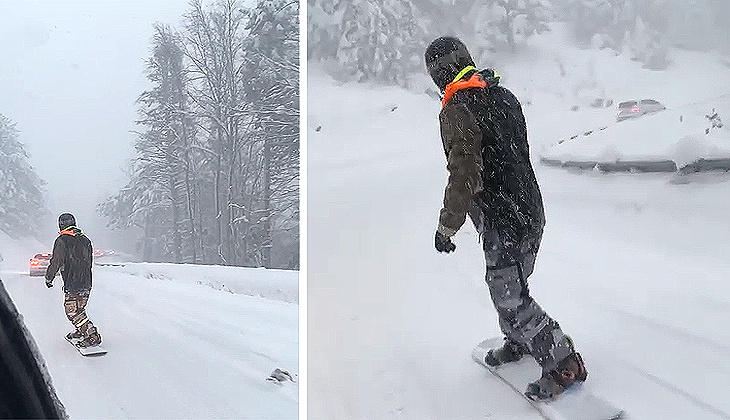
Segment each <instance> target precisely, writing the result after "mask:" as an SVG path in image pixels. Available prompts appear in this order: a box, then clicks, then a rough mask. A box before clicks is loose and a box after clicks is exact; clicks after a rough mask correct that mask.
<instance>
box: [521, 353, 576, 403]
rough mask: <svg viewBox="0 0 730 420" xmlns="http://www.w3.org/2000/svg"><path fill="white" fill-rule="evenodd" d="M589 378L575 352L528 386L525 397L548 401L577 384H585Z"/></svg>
mask: <svg viewBox="0 0 730 420" xmlns="http://www.w3.org/2000/svg"><path fill="white" fill-rule="evenodd" d="M587 377H588V371H586V367H585V365H584V364H583V358H581V357H580V353H577V352H575V351H573V353H571V354H570V355H568V357H566V358H565V359H563V360H561V361H560V363H558V367H557V368H555V369H553V370H551V371H548V372H545V371H543V373H542V377H541V378H540V379H538V380H536V381H535V382H532V383H530V384H529V385H527V391H525V395H526V396H527V398H529V399H531V400H533V401H535V400H548V399H553V398H555V397H557V396H558V395H560V394H562V393H563V391H565V390H566V389H568V388H570V387H571V386H572V385H573V384H575V383H576V382H583V381H585V380H586V378H587Z"/></svg>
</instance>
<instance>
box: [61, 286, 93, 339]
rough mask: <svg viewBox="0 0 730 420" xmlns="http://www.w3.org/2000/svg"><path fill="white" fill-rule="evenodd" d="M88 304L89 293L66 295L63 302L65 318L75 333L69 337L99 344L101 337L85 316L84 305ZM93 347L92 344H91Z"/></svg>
mask: <svg viewBox="0 0 730 420" xmlns="http://www.w3.org/2000/svg"><path fill="white" fill-rule="evenodd" d="M88 302H89V292H85V291H82V292H79V293H66V296H65V300H64V309H65V310H66V317H68V319H69V321H71V324H72V325H73V326H74V328H75V331H74V332H73V333H71V336H72V337H74V338H76V337H78V338H80V339H83V340H88V339H90V340H88V341H90V342H94V343H95V344H99V343H100V342H101V337H100V336H99V333H98V331H97V330H96V327H95V326H94V324H93V323H92V322H91V320H89V317H88V316H87V315H86V304H87V303H88ZM91 345H94V344H91Z"/></svg>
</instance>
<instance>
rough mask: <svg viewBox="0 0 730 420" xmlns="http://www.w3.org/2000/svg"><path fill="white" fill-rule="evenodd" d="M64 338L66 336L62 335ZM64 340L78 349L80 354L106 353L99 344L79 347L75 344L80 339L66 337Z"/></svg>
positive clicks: (100, 354) (98, 354) (95, 354)
mask: <svg viewBox="0 0 730 420" xmlns="http://www.w3.org/2000/svg"><path fill="white" fill-rule="evenodd" d="M64 338H66V337H64ZM66 341H68V342H69V343H71V344H72V345H73V346H74V348H75V349H76V350H78V351H79V353H80V354H81V355H82V356H102V355H104V354H106V349H105V348H103V347H102V346H100V345H99V346H91V347H83V348H82V347H79V346H77V345H76V344H77V343H78V342H79V341H81V340H69V339H68V338H66Z"/></svg>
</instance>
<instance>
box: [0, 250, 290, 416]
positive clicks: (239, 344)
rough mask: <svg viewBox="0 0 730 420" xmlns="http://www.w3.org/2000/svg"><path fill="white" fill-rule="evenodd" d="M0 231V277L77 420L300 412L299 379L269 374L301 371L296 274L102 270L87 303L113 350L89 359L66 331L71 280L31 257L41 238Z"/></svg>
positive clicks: (157, 267)
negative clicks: (37, 271) (33, 273)
mask: <svg viewBox="0 0 730 420" xmlns="http://www.w3.org/2000/svg"><path fill="white" fill-rule="evenodd" d="M0 239H3V241H2V242H0V244H1V245H2V247H0V252H3V254H4V261H3V262H2V263H1V264H0V267H1V268H2V272H0V278H2V281H3V283H4V285H5V287H6V289H7V290H8V292H9V293H10V295H11V297H12V298H13V300H14V302H15V304H16V306H17V307H18V310H19V311H20V313H21V314H22V315H23V316H24V319H25V323H26V325H27V326H28V328H29V329H30V331H31V333H32V334H33V337H34V339H35V341H36V342H37V344H38V347H39V349H40V351H41V353H42V354H43V357H44V358H45V361H46V364H47V366H48V369H49V371H50V373H51V376H52V378H53V384H54V386H55V388H56V392H57V393H58V396H59V398H60V399H61V401H62V402H63V404H64V405H65V407H66V410H67V412H68V414H69V415H70V417H71V418H72V419H77V418H89V419H90V418H97V419H98V418H166V419H171V418H241V419H243V418H246V419H293V418H298V399H299V396H298V391H299V389H298V388H299V385H298V383H291V382H287V383H284V384H281V385H280V384H276V383H273V382H268V381H266V378H267V377H268V376H269V374H271V372H272V371H273V370H274V369H275V368H277V367H278V368H281V369H285V370H288V371H289V372H291V373H293V374H297V373H298V371H299V339H298V336H299V334H298V319H299V314H298V310H299V305H298V303H297V301H298V299H297V298H292V296H296V294H297V290H298V273H297V272H286V271H275V270H274V271H271V272H269V271H268V270H248V269H243V268H231V267H210V268H208V267H201V266H192V265H190V266H182V265H173V264H130V265H125V266H124V267H120V266H105V267H99V266H97V267H95V268H94V288H93V291H92V294H91V299H90V301H89V305H88V307H87V310H88V313H89V316H90V318H91V320H92V321H93V322H94V323H95V324H96V325H97V326H98V328H99V330H100V332H101V334H102V336H103V338H104V343H103V345H104V347H105V348H106V349H107V350H108V351H109V353H107V354H106V355H105V356H102V357H98V358H83V357H82V356H80V355H79V354H78V353H77V352H76V350H74V349H73V348H72V347H71V346H70V345H69V344H68V343H67V342H66V341H65V340H64V339H63V336H64V334H66V333H67V332H68V331H70V329H71V326H70V324H69V322H68V320H67V319H66V317H65V315H64V313H63V306H62V305H63V293H62V291H61V279H60V277H58V278H57V279H56V284H55V286H54V287H53V288H52V289H50V290H49V289H47V288H46V286H45V285H44V283H43V279H42V278H40V277H28V273H27V268H26V267H25V265H26V264H27V258H29V257H26V256H22V258H20V256H21V254H22V252H21V251H20V250H21V249H23V247H29V248H28V249H27V250H26V252H25V254H29V255H31V256H32V254H33V253H35V252H36V251H37V249H39V248H40V251H43V250H44V249H43V248H41V247H42V245H41V244H36V246H35V247H32V246H33V244H32V243H31V242H32V241H24V242H25V243H23V244H20V245H19V244H18V243H17V242H14V241H10V240H8V238H7V237H2V238H0ZM213 274H215V275H213ZM221 285H223V286H221Z"/></svg>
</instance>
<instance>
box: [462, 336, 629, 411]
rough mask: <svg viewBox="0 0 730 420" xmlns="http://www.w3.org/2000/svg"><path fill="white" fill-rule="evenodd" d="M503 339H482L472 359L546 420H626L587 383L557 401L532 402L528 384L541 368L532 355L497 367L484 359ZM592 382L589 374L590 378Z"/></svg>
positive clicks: (572, 389)
mask: <svg viewBox="0 0 730 420" xmlns="http://www.w3.org/2000/svg"><path fill="white" fill-rule="evenodd" d="M503 342H504V341H503V338H502V337H495V338H489V339H486V340H483V341H482V342H481V343H479V344H478V345H477V346H476V347H475V348H474V350H473V351H472V359H474V361H475V362H477V363H479V364H480V365H482V366H483V367H485V368H487V370H489V371H490V372H491V373H492V374H494V376H496V377H497V378H499V379H500V380H501V381H502V382H504V383H505V384H506V385H508V386H509V387H510V388H512V390H513V391H515V392H516V393H518V394H519V395H520V396H522V397H523V398H524V399H525V400H526V401H527V402H528V403H530V405H532V406H533V407H534V408H535V410H537V411H538V412H539V413H540V416H541V417H542V418H543V419H546V420H617V419H624V418H625V417H624V415H625V413H624V411H623V410H622V409H620V408H618V407H616V406H614V405H613V404H611V403H610V402H608V401H606V400H604V399H602V398H600V397H598V396H596V395H594V394H593V393H592V392H591V391H590V390H589V389H587V388H586V387H585V384H582V383H577V384H574V385H573V386H571V387H570V388H568V389H567V390H565V392H563V393H562V394H560V395H559V396H557V397H556V398H555V399H552V400H547V401H541V400H540V401H533V400H531V399H530V398H528V397H527V396H526V395H525V394H524V391H525V389H527V384H528V383H530V382H532V381H534V380H536V379H537V378H539V377H540V374H541V373H542V369H541V368H540V365H538V364H537V362H535V359H534V358H532V357H531V356H525V357H523V358H522V359H521V360H519V361H517V362H512V363H508V364H505V365H502V366H498V367H492V366H489V365H487V363H486V362H485V361H484V358H485V357H486V355H487V352H488V351H489V349H493V348H497V347H501V346H502V344H503ZM588 380H589V381H590V371H589V375H588Z"/></svg>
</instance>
